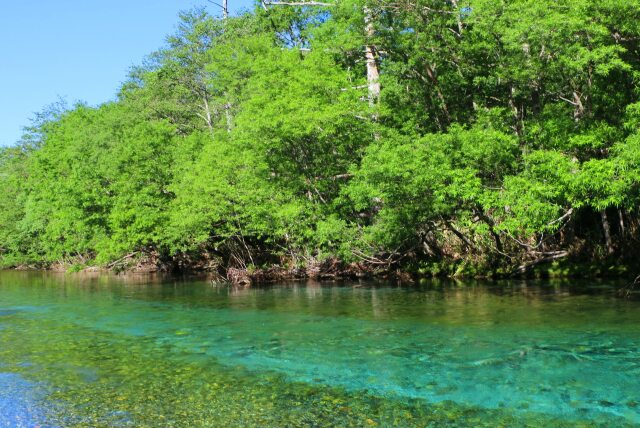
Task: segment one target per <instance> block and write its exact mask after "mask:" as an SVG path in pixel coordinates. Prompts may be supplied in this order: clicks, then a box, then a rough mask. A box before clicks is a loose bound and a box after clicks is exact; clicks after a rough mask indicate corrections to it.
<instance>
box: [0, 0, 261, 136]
mask: <svg viewBox="0 0 640 428" xmlns="http://www.w3.org/2000/svg"><path fill="white" fill-rule="evenodd" d="M217 2H218V3H221V1H217ZM252 5H253V0H229V7H230V9H231V10H232V12H236V11H238V10H241V9H244V8H251V7H252ZM196 6H206V7H207V9H208V10H209V11H210V12H211V13H214V14H215V13H219V8H217V7H216V6H214V5H212V4H211V3H208V2H207V1H206V0H104V1H96V0H82V1H81V0H55V1H52V0H47V1H45V0H0V146H2V145H4V146H6V145H11V144H13V143H15V142H16V141H17V140H18V139H19V138H20V135H21V134H22V128H23V127H24V126H26V125H28V124H29V119H30V118H31V117H33V114H34V113H35V112H38V111H41V110H42V109H43V108H44V107H45V106H47V105H49V104H52V103H54V102H56V101H57V100H58V99H59V98H63V99H66V100H67V102H69V103H70V104H71V103H73V102H75V101H85V102H87V103H89V104H90V105H96V104H100V103H102V102H105V101H108V100H110V99H113V98H114V95H115V93H116V91H117V89H118V87H119V86H120V84H121V83H122V82H123V80H124V79H125V78H126V76H127V71H128V70H129V68H130V67H131V66H132V65H137V64H140V63H141V62H142V60H143V58H144V57H145V56H146V55H147V54H149V53H151V52H153V51H154V50H156V49H158V48H160V47H161V46H162V45H163V43H164V39H165V37H166V36H167V35H168V34H171V33H173V32H174V29H175V26H176V24H177V21H178V20H177V15H178V12H179V11H180V10H185V9H191V8H193V7H196Z"/></svg>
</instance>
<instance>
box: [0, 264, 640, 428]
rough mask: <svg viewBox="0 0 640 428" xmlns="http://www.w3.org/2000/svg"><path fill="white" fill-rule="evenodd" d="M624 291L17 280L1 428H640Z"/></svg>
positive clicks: (548, 286)
mask: <svg viewBox="0 0 640 428" xmlns="http://www.w3.org/2000/svg"><path fill="white" fill-rule="evenodd" d="M614 286H615V284H607V283H597V284H595V283H552V282H495V283H477V282H468V283H465V282H461V283H455V282H427V283H424V284H421V285H414V286H404V287H400V286H397V285H395V284H388V283H386V284H385V283H367V282H362V283H316V282H306V283H287V284H280V285H274V286H268V287H260V288H252V289H234V288H230V287H220V286H215V285H212V284H211V283H209V282H207V281H196V280H184V279H167V278H165V279H162V278H154V277H148V276H127V277H119V276H108V275H97V276H87V275H79V274H66V275H64V274H52V273H34V272H0V427H4V426H10V427H13V426H17V427H21V426H25V427H32V426H43V427H47V426H50V427H62V426H180V427H184V426H224V427H232V426H274V427H275V426H277V427H280V426H357V427H368V426H381V427H387V426H401V427H403V426H407V427H410V426H474V427H475V426H499V425H503V426H541V427H549V426H638V425H640V302H639V301H633V300H624V299H620V298H618V297H616V296H615V293H613V291H612V290H613V289H614Z"/></svg>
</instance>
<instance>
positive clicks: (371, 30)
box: [364, 6, 380, 107]
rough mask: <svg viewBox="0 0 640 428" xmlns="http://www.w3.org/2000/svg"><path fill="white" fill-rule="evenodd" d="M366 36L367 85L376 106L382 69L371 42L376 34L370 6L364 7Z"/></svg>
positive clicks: (372, 103)
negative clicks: (379, 66) (379, 68)
mask: <svg viewBox="0 0 640 428" xmlns="http://www.w3.org/2000/svg"><path fill="white" fill-rule="evenodd" d="M364 23H365V33H366V34H365V36H366V39H367V44H366V46H365V51H364V52H365V57H366V60H367V85H368V87H369V105H370V106H372V107H373V106H375V105H376V104H377V102H378V99H379V98H380V71H379V70H378V63H377V61H376V52H375V47H374V46H373V45H372V44H371V43H370V42H371V41H372V40H373V37H374V36H375V27H374V25H373V13H372V11H371V9H370V8H368V7H366V6H365V8H364Z"/></svg>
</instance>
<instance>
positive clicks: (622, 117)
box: [0, 0, 640, 274]
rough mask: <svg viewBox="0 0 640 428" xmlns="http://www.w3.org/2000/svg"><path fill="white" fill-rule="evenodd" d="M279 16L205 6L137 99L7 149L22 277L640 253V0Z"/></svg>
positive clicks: (301, 11)
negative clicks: (213, 11) (52, 269)
mask: <svg viewBox="0 0 640 428" xmlns="http://www.w3.org/2000/svg"><path fill="white" fill-rule="evenodd" d="M260 6H261V5H258V6H257V7H256V9H255V10H254V11H253V12H250V13H246V14H243V15H241V16H237V17H230V18H228V19H218V18H215V17H212V16H210V15H208V14H207V13H206V12H204V11H203V10H195V11H191V12H185V13H183V14H182V15H181V16H180V24H179V26H178V28H177V32H176V34H174V35H172V36H170V37H168V39H167V43H166V46H165V47H163V48H162V49H160V50H159V51H157V52H155V53H153V54H152V55H150V56H149V58H148V60H147V61H146V62H145V64H144V65H143V66H140V67H137V68H135V69H133V70H132V71H131V74H130V76H129V78H128V80H127V81H126V83H124V84H123V86H122V88H121V90H120V92H119V94H118V98H117V101H114V102H110V103H106V104H104V105H101V106H98V107H88V106H86V105H83V104H78V105H75V106H73V107H67V108H65V109H62V110H61V109H59V108H51V109H49V110H48V111H46V112H45V113H44V114H42V115H40V116H39V117H38V120H36V121H34V124H33V126H32V127H30V128H28V129H27V132H26V134H25V137H24V138H23V141H21V142H20V143H18V144H17V145H16V146H15V147H11V148H5V149H3V150H2V151H1V152H0V186H1V188H2V189H3V191H2V192H0V263H1V264H3V265H6V266H10V265H19V264H40V265H43V264H44V265H51V264H55V263H62V264H63V265H73V264H76V265H92V264H97V265H105V266H110V267H117V266H120V264H119V263H120V262H121V261H122V260H140V259H143V258H145V259H146V260H151V261H152V262H153V263H158V264H163V265H165V266H173V267H179V266H183V267H205V268H210V269H218V270H221V271H224V270H226V269H229V268H243V269H246V268H249V269H255V268H258V267H264V266H267V265H271V264H279V265H281V266H285V267H288V268H292V269H293V268H305V267H306V268H308V271H309V269H310V266H316V265H317V264H318V263H322V262H323V261H326V260H335V261H338V262H341V263H342V264H343V266H346V265H349V264H351V266H358V269H360V270H366V269H370V270H380V271H390V270H395V269H397V268H399V267H402V268H406V269H414V270H415V271H416V272H421V273H431V274H438V273H447V274H455V273H457V274H478V273H485V274H488V273H502V274H511V273H517V272H526V271H528V270H529V269H530V268H532V267H534V266H537V265H538V264H539V263H541V262H547V261H554V260H561V259H570V260H587V261H591V262H602V261H608V262H609V263H613V264H616V263H617V264H623V263H624V262H625V260H633V258H634V257H635V256H637V250H634V245H633V243H634V242H635V241H636V240H637V239H638V238H639V235H638V232H639V230H638V226H639V221H640V217H639V211H638V206H639V202H640V88H639V86H638V81H639V79H640V2H637V1H635V0H634V1H629V0H625V1H623V0H598V1H593V0H568V1H564V2H557V1H555V0H536V1H531V0H491V1H489V0H447V1H440V0H417V1H416V0H412V1H405V0H398V1H379V0H333V2H330V3H329V4H327V5H324V6H322V5H321V6H287V5H271V6H269V7H266V8H263V7H260ZM376 88H380V89H379V93H378V91H377V89H376ZM634 251H635V252H634Z"/></svg>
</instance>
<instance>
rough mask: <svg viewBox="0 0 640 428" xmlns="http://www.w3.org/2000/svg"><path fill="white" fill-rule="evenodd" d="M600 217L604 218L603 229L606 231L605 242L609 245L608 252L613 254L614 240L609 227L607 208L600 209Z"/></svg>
mask: <svg viewBox="0 0 640 428" xmlns="http://www.w3.org/2000/svg"><path fill="white" fill-rule="evenodd" d="M600 218H601V219H602V231H603V232H604V242H605V245H606V246H607V252H608V253H609V254H613V251H614V250H613V242H612V241H611V228H610V227H609V218H608V217H607V210H602V211H600Z"/></svg>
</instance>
